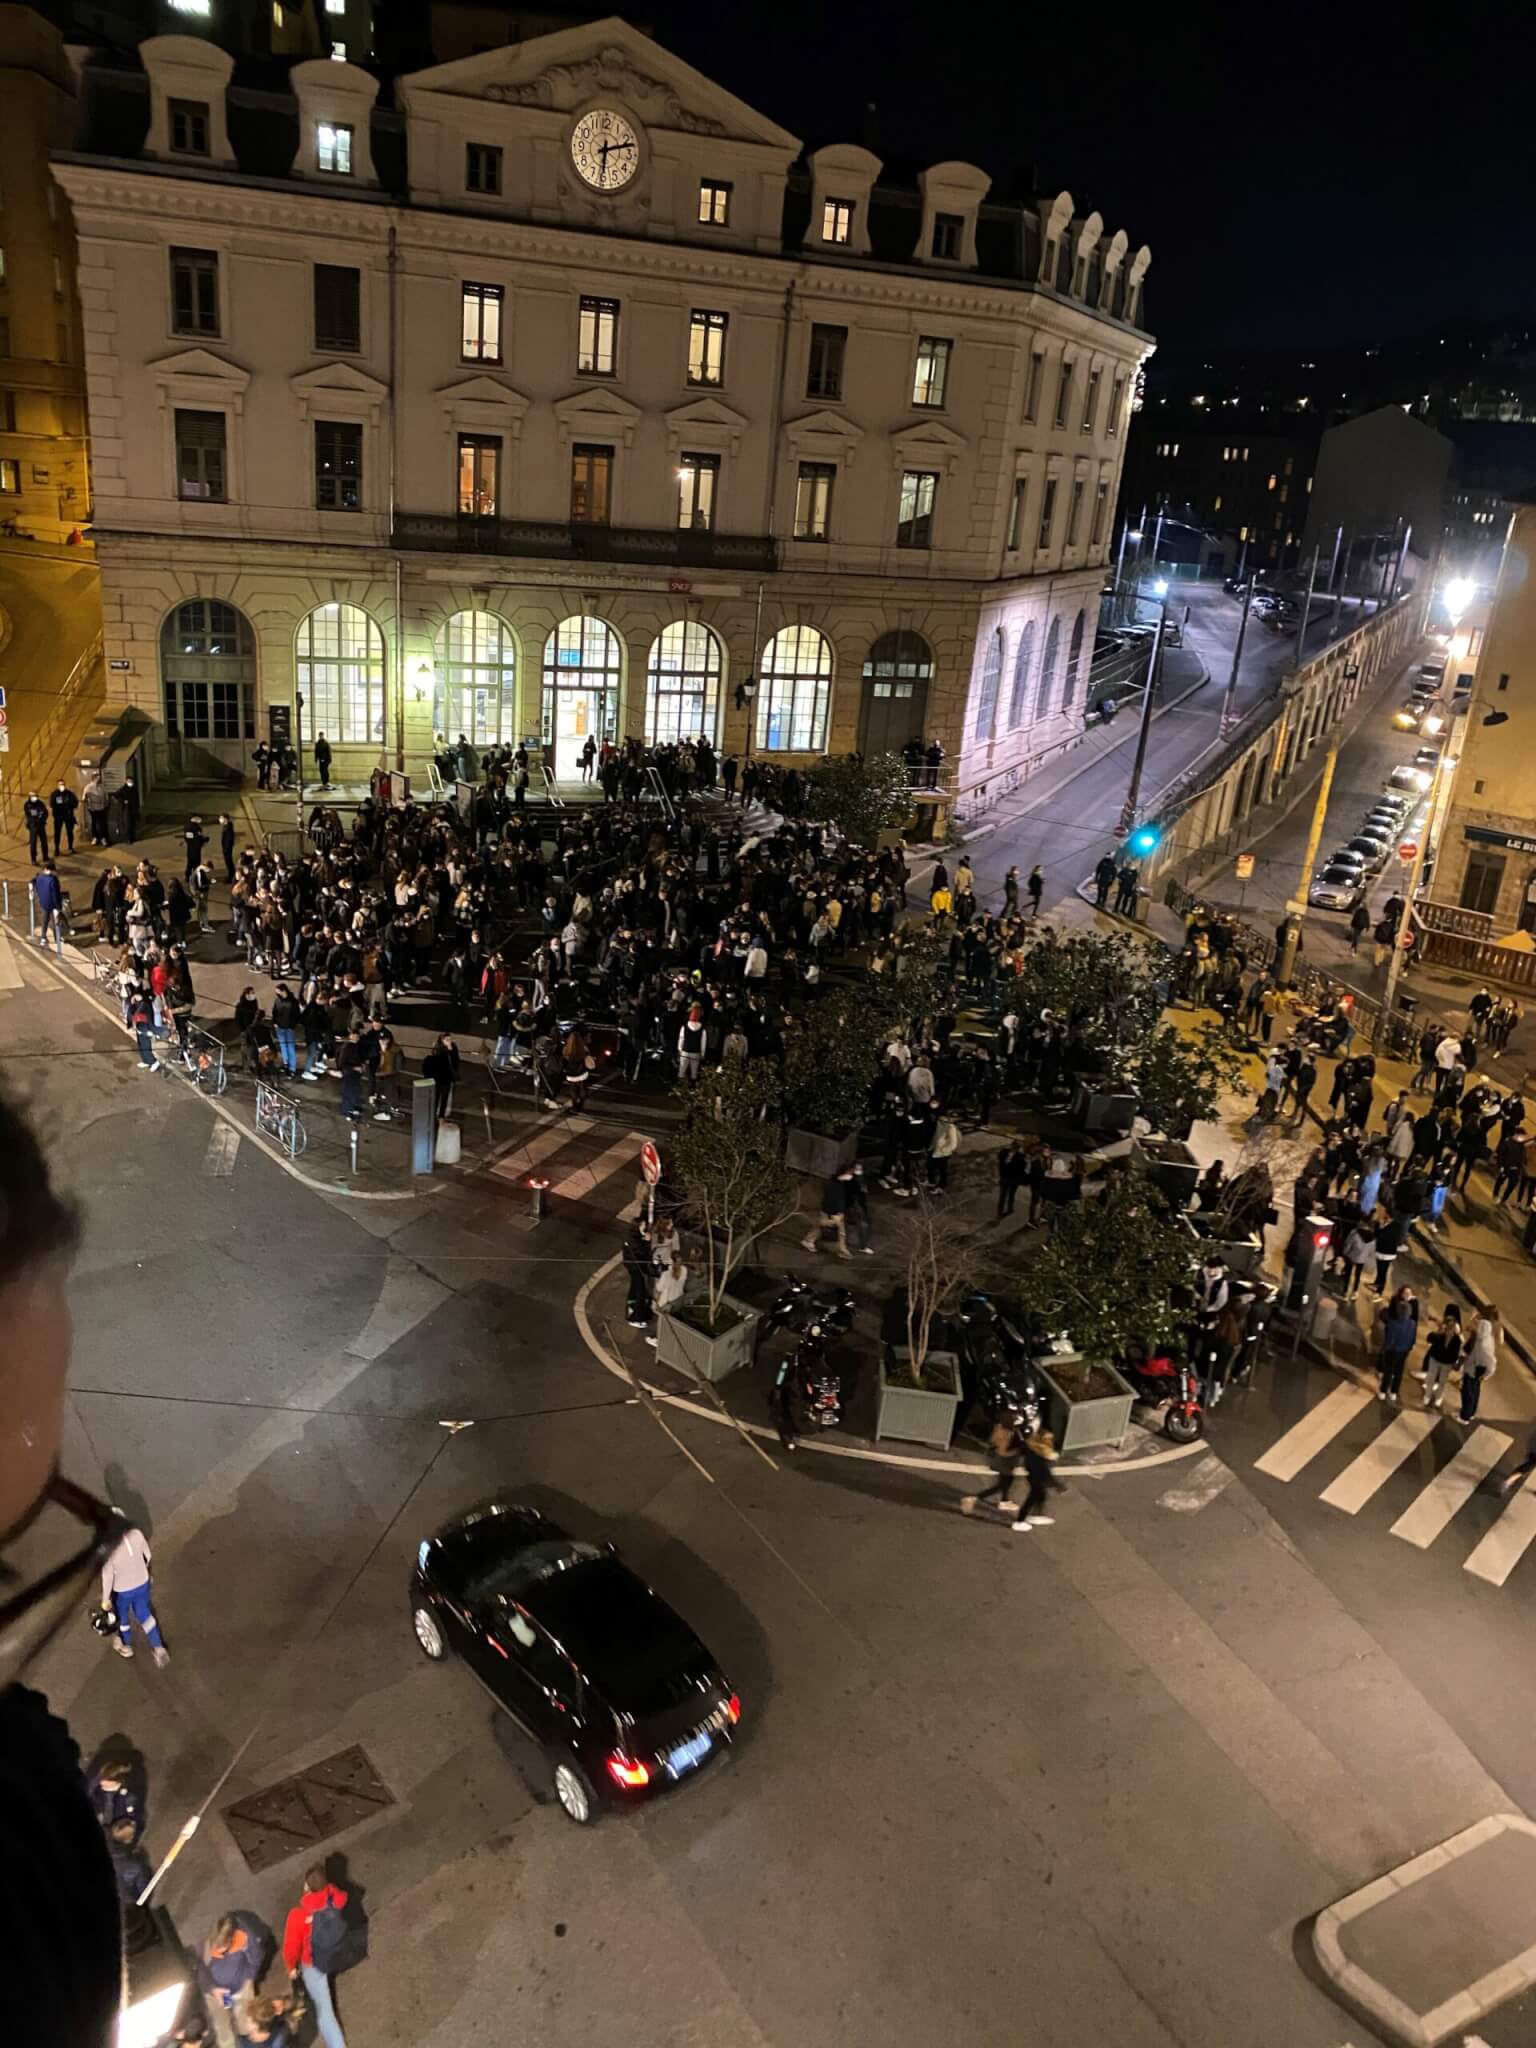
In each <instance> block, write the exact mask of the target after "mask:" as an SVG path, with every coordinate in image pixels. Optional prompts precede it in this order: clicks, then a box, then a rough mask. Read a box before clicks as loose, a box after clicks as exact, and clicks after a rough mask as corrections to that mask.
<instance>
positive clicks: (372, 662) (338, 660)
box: [297, 604, 384, 746]
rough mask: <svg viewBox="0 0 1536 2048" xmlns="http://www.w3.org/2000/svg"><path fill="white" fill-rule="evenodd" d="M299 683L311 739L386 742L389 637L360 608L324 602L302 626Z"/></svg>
mask: <svg viewBox="0 0 1536 2048" xmlns="http://www.w3.org/2000/svg"><path fill="white" fill-rule="evenodd" d="M297 663H298V682H299V688H300V689H301V690H302V691H303V693H304V730H305V733H306V734H307V735H308V736H309V738H311V739H313V738H315V737H316V736H317V735H318V734H320V733H322V732H323V733H324V734H325V736H326V738H327V739H329V740H354V741H359V742H363V743H365V744H370V745H374V746H379V745H382V743H383V740H384V635H383V634H382V633H381V632H380V631H379V629H378V627H377V626H376V625H375V624H374V623H373V620H372V619H370V618H369V616H368V614H367V613H366V612H365V611H363V610H362V609H361V607H360V606H358V605H355V604H323V605H321V606H320V607H319V609H318V610H317V611H312V612H311V613H310V615H309V617H308V618H307V619H305V620H304V622H303V624H302V625H301V626H300V627H299V642H298V655H297Z"/></svg>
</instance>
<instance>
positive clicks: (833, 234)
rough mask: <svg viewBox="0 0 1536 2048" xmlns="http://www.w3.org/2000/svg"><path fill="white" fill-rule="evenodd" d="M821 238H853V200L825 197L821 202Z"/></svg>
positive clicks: (829, 240)
mask: <svg viewBox="0 0 1536 2048" xmlns="http://www.w3.org/2000/svg"><path fill="white" fill-rule="evenodd" d="M821 239H822V240H823V241H824V242H848V241H851V240H852V239H853V201H852V200H851V199H824V200H823V201H822V204H821Z"/></svg>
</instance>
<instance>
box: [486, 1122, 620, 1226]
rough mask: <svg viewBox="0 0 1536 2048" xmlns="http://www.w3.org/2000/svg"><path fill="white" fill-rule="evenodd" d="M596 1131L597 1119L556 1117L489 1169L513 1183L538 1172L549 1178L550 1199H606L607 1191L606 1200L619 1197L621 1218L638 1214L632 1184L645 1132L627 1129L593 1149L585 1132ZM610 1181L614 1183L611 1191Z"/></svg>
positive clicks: (537, 1129)
mask: <svg viewBox="0 0 1536 2048" xmlns="http://www.w3.org/2000/svg"><path fill="white" fill-rule="evenodd" d="M597 1129H598V1122H597V1119H596V1118H595V1117H590V1116H576V1117H569V1116H566V1117H562V1116H559V1115H556V1116H554V1117H553V1118H552V1119H551V1120H550V1121H549V1122H547V1123H545V1124H544V1125H543V1126H542V1128H535V1129H534V1131H533V1132H532V1134H531V1135H530V1136H529V1137H528V1138H527V1139H526V1140H525V1141H524V1142H523V1143H522V1144H520V1145H516V1146H514V1147H513V1148H512V1149H511V1150H510V1151H507V1152H504V1153H503V1154H502V1156H501V1157H500V1159H497V1160H495V1161H493V1162H492V1164H491V1167H490V1169H489V1170H490V1171H491V1172H492V1173H493V1174H495V1175H496V1176H497V1177H498V1178H499V1179H501V1180H505V1181H511V1182H514V1183H517V1184H521V1183H523V1182H525V1181H527V1180H528V1178H529V1177H530V1176H531V1175H532V1174H533V1173H535V1172H537V1173H538V1174H539V1175H540V1176H541V1178H543V1179H546V1180H547V1181H548V1182H549V1194H550V1196H551V1198H552V1199H554V1198H559V1199H561V1200H564V1201H567V1202H593V1201H596V1202H599V1203H605V1196H604V1190H605V1189H608V1190H609V1192H608V1195H607V1197H606V1200H607V1201H613V1200H614V1198H615V1197H616V1196H618V1197H621V1198H622V1201H623V1205H624V1206H623V1207H622V1208H620V1207H618V1206H617V1204H616V1203H615V1207H614V1214H615V1216H616V1217H617V1219H618V1220H620V1221H623V1220H625V1219H627V1218H629V1217H631V1216H633V1215H634V1214H636V1213H637V1211H636V1207H635V1202H634V1199H633V1187H632V1182H633V1179H634V1177H635V1176H636V1175H637V1174H638V1173H639V1171H640V1147H641V1146H642V1145H643V1144H644V1143H645V1133H644V1132H643V1131H625V1132H623V1133H622V1135H620V1136H619V1137H617V1138H615V1139H614V1140H613V1141H612V1143H611V1144H609V1145H606V1146H604V1148H603V1149H602V1151H600V1152H597V1153H594V1152H592V1151H591V1149H590V1145H591V1143H592V1142H593V1141H592V1140H591V1139H590V1138H589V1137H588V1134H589V1133H590V1132H593V1131H596V1130H597ZM609 1183H613V1186H612V1188H611V1189H609Z"/></svg>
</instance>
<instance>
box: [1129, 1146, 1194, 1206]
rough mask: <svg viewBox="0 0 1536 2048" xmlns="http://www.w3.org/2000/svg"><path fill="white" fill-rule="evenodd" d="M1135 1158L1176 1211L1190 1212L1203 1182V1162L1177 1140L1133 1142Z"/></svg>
mask: <svg viewBox="0 0 1536 2048" xmlns="http://www.w3.org/2000/svg"><path fill="white" fill-rule="evenodd" d="M1131 1158H1132V1160H1133V1161H1134V1163H1135V1164H1136V1165H1137V1166H1138V1167H1140V1169H1141V1171H1142V1172H1143V1173H1144V1174H1145V1175H1146V1176H1147V1179H1148V1180H1150V1181H1151V1182H1153V1183H1154V1185H1155V1186H1157V1187H1160V1188H1161V1189H1162V1191H1163V1193H1164V1194H1165V1195H1166V1196H1167V1197H1168V1199H1169V1201H1170V1202H1171V1203H1172V1204H1173V1206H1174V1208H1175V1209H1186V1208H1188V1206H1189V1203H1190V1200H1191V1198H1192V1196H1193V1195H1194V1192H1195V1183H1196V1182H1197V1181H1198V1180H1199V1178H1200V1162H1199V1160H1198V1159H1197V1158H1196V1157H1195V1155H1194V1153H1193V1152H1191V1151H1190V1149H1189V1147H1188V1146H1187V1145H1184V1144H1181V1143H1180V1142H1179V1140H1178V1139H1177V1138H1132V1140H1131Z"/></svg>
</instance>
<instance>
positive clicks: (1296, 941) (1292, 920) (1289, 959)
mask: <svg viewBox="0 0 1536 2048" xmlns="http://www.w3.org/2000/svg"><path fill="white" fill-rule="evenodd" d="M1338 758H1339V743H1338V740H1337V738H1335V739H1332V740H1330V741H1329V742H1328V758H1327V760H1326V761H1325V762H1324V763H1323V779H1322V781H1321V782H1320V783H1319V784H1318V787H1317V802H1316V804H1315V805H1314V806H1313V810H1312V829H1311V831H1310V832H1309V833H1308V834H1307V850H1306V852H1305V853H1304V854H1303V855H1302V860H1301V886H1300V888H1299V890H1298V891H1297V894H1296V897H1295V900H1294V901H1293V902H1290V903H1287V905H1286V906H1285V912H1286V915H1285V943H1284V945H1283V946H1282V947H1281V948H1280V959H1279V963H1278V965H1277V967H1276V970H1275V979H1276V981H1278V982H1279V983H1280V985H1281V987H1282V988H1284V987H1285V986H1286V985H1287V983H1288V982H1289V981H1290V978H1291V976H1292V975H1293V974H1294V973H1295V971H1296V955H1297V953H1298V952H1299V951H1300V950H1301V920H1302V919H1303V917H1305V915H1306V911H1307V897H1308V894H1309V893H1310V891H1311V888H1312V870H1313V868H1314V867H1315V866H1316V865H1317V849H1318V848H1319V846H1321V845H1322V843H1323V820H1324V819H1325V818H1326V817H1327V815H1328V792H1329V791H1330V790H1331V789H1332V788H1333V771H1334V768H1335V766H1336V765H1337V763H1338Z"/></svg>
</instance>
